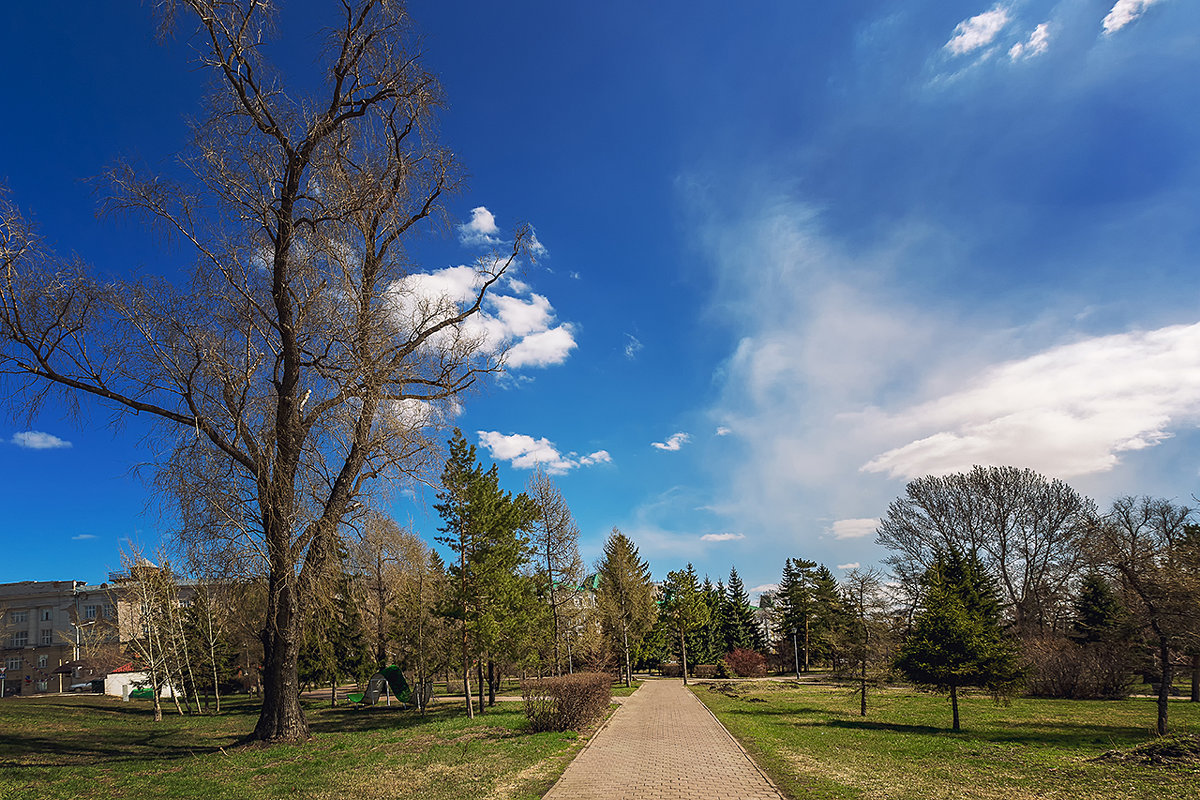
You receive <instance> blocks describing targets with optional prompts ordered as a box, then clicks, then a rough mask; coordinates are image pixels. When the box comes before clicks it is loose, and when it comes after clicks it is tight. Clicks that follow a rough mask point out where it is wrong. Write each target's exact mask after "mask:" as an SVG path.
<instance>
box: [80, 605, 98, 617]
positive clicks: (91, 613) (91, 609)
mask: <svg viewBox="0 0 1200 800" xmlns="http://www.w3.org/2000/svg"><path fill="white" fill-rule="evenodd" d="M83 618H84V619H95V618H96V607H95V606H84V607H83Z"/></svg>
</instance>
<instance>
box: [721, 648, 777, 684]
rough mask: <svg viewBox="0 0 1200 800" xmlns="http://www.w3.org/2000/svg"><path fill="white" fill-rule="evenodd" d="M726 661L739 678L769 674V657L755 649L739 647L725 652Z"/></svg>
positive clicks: (760, 676)
mask: <svg viewBox="0 0 1200 800" xmlns="http://www.w3.org/2000/svg"><path fill="white" fill-rule="evenodd" d="M725 663H726V665H728V667H729V669H730V671H731V672H733V674H734V675H737V676H738V677H739V678H762V677H765V676H766V674H767V659H766V658H765V657H764V656H763V654H762V653H758V652H755V651H754V650H745V649H743V648H741V647H739V648H738V649H736V650H734V651H733V652H730V653H726V654H725Z"/></svg>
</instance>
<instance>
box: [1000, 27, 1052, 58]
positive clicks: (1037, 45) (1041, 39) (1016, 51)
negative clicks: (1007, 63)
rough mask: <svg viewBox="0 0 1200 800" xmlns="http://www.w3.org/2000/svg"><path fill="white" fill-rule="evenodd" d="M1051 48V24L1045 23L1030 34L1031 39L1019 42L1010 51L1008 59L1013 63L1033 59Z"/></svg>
mask: <svg viewBox="0 0 1200 800" xmlns="http://www.w3.org/2000/svg"><path fill="white" fill-rule="evenodd" d="M1049 47H1050V24H1049V23H1048V22H1043V23H1042V24H1041V25H1038V26H1037V27H1036V28H1034V29H1033V33H1031V34H1029V38H1028V39H1026V40H1025V41H1024V42H1017V43H1016V44H1014V45H1013V46H1012V47H1011V48H1010V49H1009V51H1008V57H1009V58H1011V59H1012V60H1013V61H1018V60H1020V59H1022V58H1033V57H1034V56H1040V55H1041V54H1042V53H1044V52H1046V50H1047V49H1049Z"/></svg>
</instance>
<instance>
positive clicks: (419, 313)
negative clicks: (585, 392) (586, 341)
mask: <svg viewBox="0 0 1200 800" xmlns="http://www.w3.org/2000/svg"><path fill="white" fill-rule="evenodd" d="M486 279H487V274H486V272H485V271H483V270H482V269H477V268H475V267H468V266H457V267H447V268H445V269H441V270H436V271H434V272H427V273H415V274H412V275H408V276H406V277H405V278H403V279H402V280H400V281H397V282H396V283H394V284H393V285H392V287H391V297H392V302H393V304H394V306H395V308H396V312H397V315H398V316H399V318H400V319H401V321H402V324H404V325H408V326H415V325H417V324H425V325H427V324H428V322H429V321H430V320H433V321H436V320H438V319H445V318H447V317H450V316H453V315H455V314H457V313H459V312H460V311H461V310H462V309H463V308H464V307H466V306H469V305H470V304H472V303H474V302H475V298H476V296H477V294H478V292H479V288H480V287H481V286H482V285H483V282H484V281H485V280H486ZM505 288H506V289H507V291H509V292H511V293H510V294H501V293H499V292H498V291H496V289H495V287H493V289H492V290H491V291H490V292H489V293H488V295H487V296H486V297H485V298H484V302H483V307H482V308H481V309H480V311H479V312H478V313H476V314H474V315H473V316H471V317H469V318H468V319H467V320H466V321H465V322H464V323H463V324H462V325H461V326H459V327H458V329H457V330H454V331H449V330H448V331H446V332H445V335H444V337H443V339H444V340H445V342H442V343H449V342H452V341H453V340H454V339H455V337H462V338H465V339H468V340H473V341H474V342H476V343H477V346H478V347H479V348H480V349H481V350H482V351H483V352H486V353H496V352H498V351H500V350H502V349H507V350H508V355H507V359H506V362H505V363H506V365H507V366H508V367H511V368H514V369H516V368H520V367H544V366H549V365H552V364H561V363H562V362H563V361H565V360H566V359H567V357H568V355H570V353H571V351H572V350H573V349H575V347H576V342H575V334H574V330H575V329H574V327H573V326H572V325H571V324H570V323H558V324H556V323H557V320H556V318H555V314H554V307H553V306H552V305H551V304H550V301H549V300H548V299H547V298H546V297H545V296H543V295H540V294H537V293H535V292H531V291H529V285H528V284H526V283H525V282H523V281H521V280H518V279H516V278H509V279H507V281H506V282H505Z"/></svg>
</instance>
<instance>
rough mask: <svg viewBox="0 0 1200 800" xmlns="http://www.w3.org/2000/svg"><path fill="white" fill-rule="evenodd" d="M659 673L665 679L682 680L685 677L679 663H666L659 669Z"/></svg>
mask: <svg viewBox="0 0 1200 800" xmlns="http://www.w3.org/2000/svg"><path fill="white" fill-rule="evenodd" d="M659 672H661V673H662V675H663V677H664V678H680V677H683V668H682V667H680V666H679V662H677V661H666V662H663V664H662V665H661V666H660V667H659Z"/></svg>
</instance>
